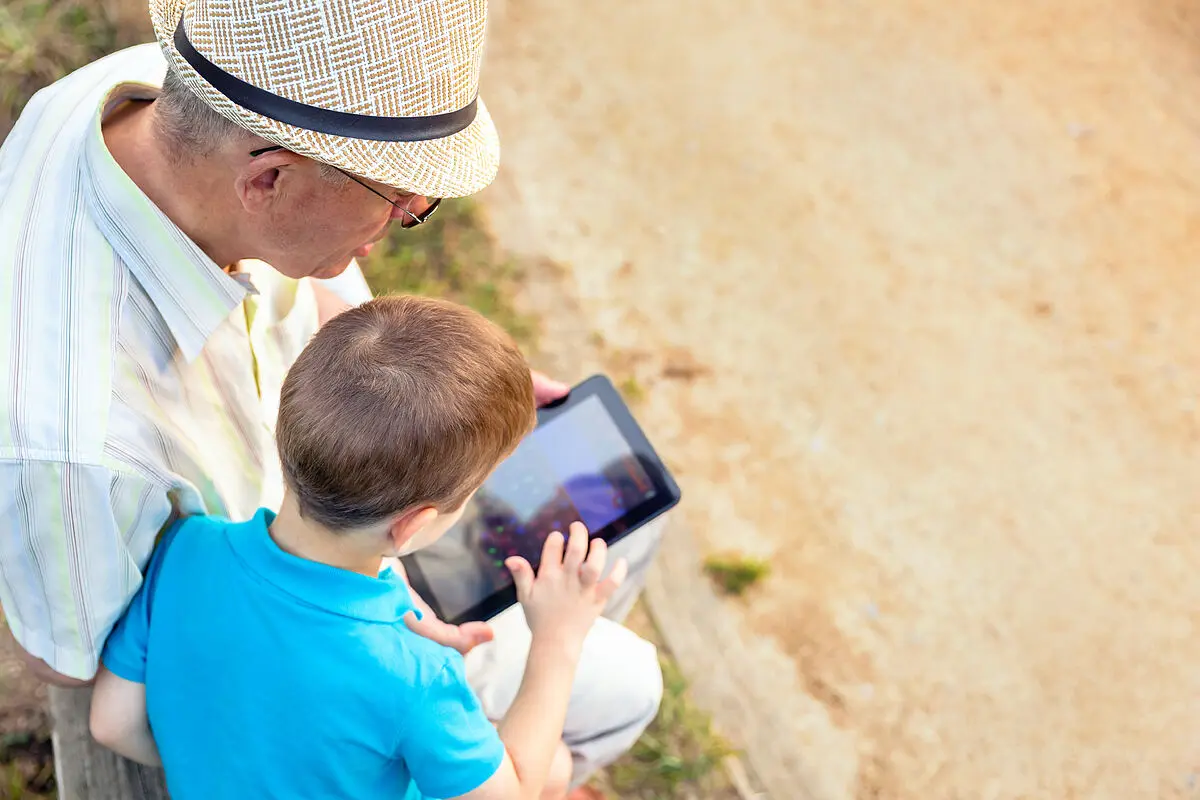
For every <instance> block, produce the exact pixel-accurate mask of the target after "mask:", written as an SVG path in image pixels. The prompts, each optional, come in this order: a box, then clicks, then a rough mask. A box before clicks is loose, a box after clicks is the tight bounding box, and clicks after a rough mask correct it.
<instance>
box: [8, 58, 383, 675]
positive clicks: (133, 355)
mask: <svg viewBox="0 0 1200 800" xmlns="http://www.w3.org/2000/svg"><path fill="white" fill-rule="evenodd" d="M164 69H165V64H164V61H163V59H162V55H161V53H160V51H159V49H158V47H157V46H156V45H143V46H140V47H135V48H131V49H129V50H125V51H122V52H119V53H116V54H114V55H111V56H109V57H107V58H105V59H102V60H100V61H97V62H95V63H93V64H91V65H89V66H87V67H84V68H83V69H81V70H79V71H77V72H75V73H73V74H72V75H70V76H68V77H66V78H64V79H62V80H61V81H59V82H57V83H55V84H54V85H53V86H50V87H48V88H47V89H44V90H43V91H42V92H40V93H39V94H38V95H36V96H35V97H34V98H33V100H31V101H30V103H29V105H28V106H27V107H26V109H25V110H24V112H23V114H22V115H21V117H20V119H19V120H18V122H17V124H16V126H15V127H14V129H13V131H12V133H11V134H10V135H9V137H8V139H7V140H6V141H5V143H4V145H3V148H2V149H0V328H2V329H3V331H4V333H3V335H2V336H0V603H2V604H3V608H4V611H5V614H6V616H7V618H8V622H9V625H10V627H11V628H12V631H13V633H14V634H15V636H16V638H17V640H18V642H20V643H21V645H22V646H23V647H24V648H25V649H26V650H28V651H29V652H30V653H32V654H33V655H35V656H37V657H39V658H42V659H44V660H45V661H46V662H47V663H48V664H49V665H50V666H51V667H52V668H53V669H55V670H56V671H58V672H61V673H64V674H66V675H71V676H74V677H79V678H88V677H91V676H92V674H94V672H95V670H96V666H97V657H98V653H99V652H100V650H101V649H102V647H103V645H104V640H105V638H106V637H107V635H108V632H109V630H110V629H111V627H112V626H113V624H114V622H115V621H116V619H117V618H118V616H119V615H120V614H121V612H122V611H123V610H124V608H125V606H126V605H127V603H128V601H129V599H130V598H131V597H132V596H133V594H134V592H136V590H137V588H138V586H139V585H140V584H141V580H142V573H141V570H142V568H143V567H144V566H145V565H146V563H147V561H148V559H149V556H150V552H151V550H152V548H153V546H154V542H155V539H156V537H157V536H158V534H159V532H160V531H161V530H162V529H163V528H164V526H165V525H166V524H168V523H169V522H170V521H171V520H172V519H173V518H174V517H175V516H177V515H191V514H200V513H211V514H220V515H224V516H228V517H230V518H231V519H234V520H242V519H248V518H250V517H251V516H252V515H253V513H254V512H255V510H256V509H257V508H259V507H260V506H266V507H269V508H277V507H278V503H279V500H280V498H281V496H282V490H283V489H282V486H283V484H282V479H281V476H280V470H279V465H278V461H277V457H276V454H275V448H274V441H273V427H274V420H275V415H276V411H277V404H278V399H279V391H280V386H281V383H282V381H283V377H284V373H285V372H286V370H287V368H288V366H290V364H291V363H292V361H293V359H294V358H295V357H296V356H297V354H298V353H299V351H300V349H301V348H302V347H303V346H304V344H305V343H306V342H307V341H308V338H309V337H310V336H311V335H312V333H313V332H314V331H315V329H316V326H317V310H316V301H315V297H314V294H313V287H312V284H311V282H310V281H308V280H300V281H296V280H292V279H289V278H286V277H284V276H282V275H280V274H279V273H277V272H275V271H274V270H272V269H271V268H270V267H268V266H267V265H265V264H262V263H261V262H242V263H241V264H239V265H238V267H239V270H238V272H239V274H237V275H236V276H231V275H229V274H227V273H226V272H224V271H223V270H222V269H220V268H219V267H218V266H217V265H216V264H214V263H213V262H212V260H211V259H209V258H208V257H207V256H206V255H205V254H204V253H203V252H202V251H201V250H200V249H199V247H197V245H196V244H195V243H194V242H192V241H191V240H190V239H188V238H187V236H185V235H184V234H183V232H182V231H180V230H179V228H178V227H176V226H175V225H174V224H173V223H172V222H171V221H170V220H169V219H167V217H166V216H165V215H164V214H163V213H162V212H161V211H160V210H159V209H158V208H157V207H156V206H155V205H153V204H152V203H151V202H150V200H149V199H148V198H147V197H146V196H145V195H144V194H143V193H142V192H141V191H140V190H139V189H138V187H137V186H136V185H135V184H134V183H133V182H132V181H131V180H130V179H129V177H128V176H127V175H126V174H125V173H124V172H123V171H122V170H121V168H120V167H119V166H118V165H117V163H116V162H115V161H114V160H113V158H112V156H111V154H110V153H109V152H108V150H107V148H106V147H105V144H104V139H103V137H102V134H101V128H100V122H101V120H102V119H103V115H104V114H106V113H107V112H108V111H110V110H112V109H113V108H115V107H116V106H118V105H120V104H121V103H122V102H125V101H126V100H129V99H151V98H153V97H154V96H155V95H156V94H157V91H158V88H157V87H159V86H161V81H162V77H163V73H164ZM354 270H355V274H356V275H357V278H355V275H351V276H350V277H349V282H350V284H351V285H355V281H357V285H358V286H361V287H362V290H363V292H362V295H360V296H359V297H357V298H356V299H357V300H362V299H365V283H363V282H362V280H361V273H357V268H354ZM345 283H346V279H343V284H345ZM350 291H351V292H354V291H355V290H354V289H351V290H350ZM343 296H345V295H343ZM218 588H219V587H213V589H214V590H218Z"/></svg>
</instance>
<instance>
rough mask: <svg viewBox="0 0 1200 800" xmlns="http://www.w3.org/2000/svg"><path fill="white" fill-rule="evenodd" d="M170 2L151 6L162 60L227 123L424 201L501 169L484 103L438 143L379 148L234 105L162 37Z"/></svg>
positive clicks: (461, 191) (455, 193)
mask: <svg viewBox="0 0 1200 800" xmlns="http://www.w3.org/2000/svg"><path fill="white" fill-rule="evenodd" d="M170 5H171V3H170V2H162V1H161V0H157V1H156V0H152V2H151V3H150V11H151V17H152V19H153V22H154V27H155V30H156V32H158V34H159V35H158V40H159V44H160V45H161V47H162V50H163V54H164V55H165V56H166V58H167V60H168V61H169V62H170V63H172V64H173V65H174V66H175V68H176V69H177V70H178V71H179V75H180V77H181V78H182V80H183V82H184V83H185V84H186V85H187V86H188V88H190V89H191V90H192V91H193V92H194V93H195V94H196V95H197V96H198V97H199V98H200V99H201V100H203V101H204V102H205V104H207V105H208V106H209V107H210V108H212V109H213V110H214V111H216V112H217V113H218V114H220V115H221V116H223V117H225V118H226V119H228V120H229V121H231V122H233V123H234V124H236V125H238V126H239V127H241V128H244V129H246V130H248V131H250V132H251V133H254V134H257V135H258V136H261V137H263V138H264V139H266V140H268V141H270V142H273V143H275V144H277V145H280V146H281V147H285V148H287V149H288V150H290V151H292V152H294V153H297V154H299V155H302V156H307V157H309V158H312V159H315V160H317V161H321V162H323V163H326V164H331V165H333V166H335V167H338V168H340V169H344V170H346V171H347V172H352V173H354V174H355V175H359V176H361V177H364V178H369V179H371V180H374V181H378V182H379V183H382V184H385V185H387V186H392V187H394V188H396V189H400V190H403V191H406V192H412V193H413V194H418V195H423V196H426V197H466V196H468V195H472V194H475V193H476V192H478V191H480V190H482V189H483V188H485V187H486V186H487V185H488V184H490V183H491V182H492V181H493V180H495V178H496V173H497V171H498V170H499V168H500V137H499V135H498V134H497V132H496V126H495V123H493V122H492V117H491V114H489V113H488V110H487V106H486V105H485V104H484V102H483V100H482V99H480V100H479V102H478V111H477V113H476V116H475V120H474V121H473V122H472V123H471V124H470V125H469V126H467V127H466V128H465V129H463V130H461V131H459V132H458V133H456V134H453V135H451V136H447V137H444V138H441V139H429V140H426V141H419V142H381V141H373V140H368V139H352V138H348V137H344V136H335V135H331V134H326V133H319V132H316V131H311V130H307V129H304V128H297V127H295V126H292V125H287V124H285V123H282V122H279V121H277V120H274V119H271V118H269V117H264V116H262V115H261V114H258V113H255V112H253V111H250V110H248V109H246V108H243V107H242V106H239V105H237V104H236V103H234V102H233V101H231V100H230V99H229V98H227V97H226V96H225V95H223V94H221V93H220V92H218V91H217V90H216V89H215V88H213V86H212V85H211V84H209V83H208V81H206V80H205V79H204V78H202V77H201V76H200V75H199V73H197V72H196V70H195V69H194V68H193V67H192V65H191V64H189V63H188V62H187V60H186V59H184V58H183V56H181V55H180V54H179V51H178V50H177V49H176V48H175V45H174V43H173V42H172V40H171V37H170V36H169V35H167V36H164V35H163V33H164V32H166V31H173V29H174V28H173V26H174V24H175V23H177V22H178V20H175V23H171V22H170V21H169V20H168V18H167V17H166V13H169V12H168V8H167V7H168V6H170Z"/></svg>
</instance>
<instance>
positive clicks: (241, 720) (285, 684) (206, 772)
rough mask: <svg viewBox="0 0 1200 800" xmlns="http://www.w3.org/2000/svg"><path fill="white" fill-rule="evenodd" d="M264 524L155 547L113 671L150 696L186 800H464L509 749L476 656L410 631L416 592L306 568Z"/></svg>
mask: <svg viewBox="0 0 1200 800" xmlns="http://www.w3.org/2000/svg"><path fill="white" fill-rule="evenodd" d="M274 517H275V515H274V514H272V513H271V512H269V511H259V512H258V514H257V515H256V516H255V517H254V519H252V520H250V521H249V522H244V523H239V524H234V523H230V522H228V521H226V520H222V519H217V518H214V517H192V518H190V519H187V520H184V521H182V522H180V523H179V524H177V525H175V526H174V527H173V528H172V529H171V530H170V531H169V532H168V533H167V535H166V536H165V537H164V539H163V541H162V542H161V543H160V544H159V546H158V548H157V549H156V550H155V553H154V556H153V557H152V559H151V562H150V566H149V568H148V569H147V570H146V578H145V582H144V583H143V585H142V587H141V590H140V591H139V592H138V594H137V596H136V597H134V599H133V603H132V604H131V605H130V607H129V610H128V612H127V613H126V614H125V617H124V618H123V619H122V620H121V621H120V623H118V625H117V627H116V629H115V630H114V631H113V633H112V636H111V638H110V639H109V640H108V645H107V646H106V647H105V650H104V664H105V666H107V667H108V669H109V670H111V671H112V672H113V673H115V674H116V675H118V676H120V677H122V678H124V679H126V680H129V681H135V682H138V683H145V684H146V704H147V711H148V714H149V717H150V727H151V729H152V730H153V732H154V739H155V742H157V744H158V749H159V753H160V754H161V755H162V760H163V765H164V767H165V768H166V773H167V786H168V789H169V791H170V793H171V797H173V798H174V800H201V799H202V800H223V798H239V799H240V798H246V797H254V798H280V800H285V799H286V800H299V799H300V798H314V800H315V798H322V799H323V800H328V799H331V798H355V800H359V798H366V797H371V798H374V797H378V798H385V797H386V798H421V797H455V796H457V795H460V794H465V793H467V792H469V791H471V790H473V789H475V788H477V787H479V786H480V785H481V784H483V783H484V782H485V781H486V780H487V779H488V778H490V777H491V776H492V775H493V774H494V773H495V772H496V770H497V769H498V768H499V766H500V763H501V761H502V759H503V757H504V746H503V744H502V743H501V742H500V738H499V736H498V735H497V733H496V729H495V728H494V727H493V726H492V724H491V723H490V722H489V721H488V719H487V717H486V716H485V715H484V713H483V711H482V709H481V708H480V706H479V702H478V700H477V699H476V697H475V695H474V693H473V692H472V691H471V688H470V687H469V686H468V685H467V681H466V677H465V676H464V673H463V660H462V656H460V655H459V654H458V653H456V652H454V651H453V650H450V649H448V648H445V647H442V646H441V645H438V644H435V643H433V642H431V641H429V640H427V639H423V638H422V637H420V636H417V635H416V634H414V633H412V632H411V631H410V630H409V629H408V627H407V626H406V625H405V624H404V622H403V617H404V615H405V613H407V612H408V611H410V610H412V609H413V605H412V599H411V597H410V595H409V593H408V588H407V587H406V586H405V584H404V582H403V581H402V580H401V579H400V578H398V577H397V576H395V575H394V574H392V573H391V572H388V573H385V574H384V575H383V576H381V577H380V578H372V577H368V576H366V575H361V574H358V573H354V572H348V571H346V570H341V569H337V568H334V567H330V566H328V565H325V564H318V563H316V562H313V561H306V560H304V559H301V558H297V557H295V556H292V555H289V554H288V553H285V552H284V551H283V550H281V549H280V548H279V546H278V545H276V544H275V542H274V541H273V540H272V539H271V537H270V535H269V534H268V532H267V526H268V525H270V524H271V522H272V520H273V519H274Z"/></svg>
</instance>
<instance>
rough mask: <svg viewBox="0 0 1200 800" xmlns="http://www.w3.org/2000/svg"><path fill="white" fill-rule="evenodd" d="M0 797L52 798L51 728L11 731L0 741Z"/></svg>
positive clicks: (54, 793) (16, 799)
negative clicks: (49, 730)
mask: <svg viewBox="0 0 1200 800" xmlns="http://www.w3.org/2000/svg"><path fill="white" fill-rule="evenodd" d="M0 776H2V777H0V798H3V800H52V798H54V797H56V796H57V791H56V788H55V783H54V757H53V751H52V747H51V744H50V735H49V732H48V731H44V730H43V731H37V732H36V733H30V732H25V731H10V732H8V733H6V734H4V736H3V739H2V740H0Z"/></svg>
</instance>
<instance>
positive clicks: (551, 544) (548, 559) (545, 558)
mask: <svg viewBox="0 0 1200 800" xmlns="http://www.w3.org/2000/svg"><path fill="white" fill-rule="evenodd" d="M562 563H563V535H562V534H561V533H559V532H558V531H554V532H553V533H551V534H550V535H549V536H547V537H546V543H545V544H544V545H542V565H541V567H539V569H541V570H542V571H543V572H544V571H545V570H546V569H551V570H555V569H560V568H561V567H562Z"/></svg>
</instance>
